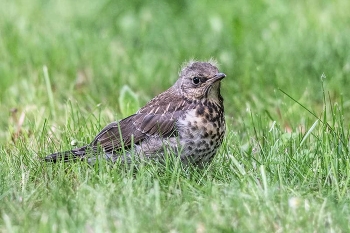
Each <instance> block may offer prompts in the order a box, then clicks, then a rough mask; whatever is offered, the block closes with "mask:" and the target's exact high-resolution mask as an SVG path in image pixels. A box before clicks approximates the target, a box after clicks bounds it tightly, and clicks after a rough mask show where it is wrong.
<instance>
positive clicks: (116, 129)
mask: <svg viewBox="0 0 350 233" xmlns="http://www.w3.org/2000/svg"><path fill="white" fill-rule="evenodd" d="M225 76H226V75H225V74H223V73H219V71H218V68H217V67H216V65H215V64H214V63H213V62H212V61H210V62H197V61H192V62H189V63H188V64H186V66H185V67H184V68H183V69H182V70H181V72H180V74H179V78H178V80H177V81H176V82H175V84H174V85H173V86H172V87H170V88H169V89H168V90H166V91H165V92H163V93H161V94H159V95H158V96H156V97H154V98H153V99H152V100H151V101H149V102H148V103H147V104H146V105H145V106H144V107H142V108H141V109H140V110H138V111H137V112H136V113H135V114H134V115H131V116H129V117H127V118H125V119H123V120H121V121H119V122H112V123H110V124H109V125H107V126H106V127H105V128H104V129H102V131H101V132H100V133H99V134H98V135H97V136H96V137H95V139H94V140H93V141H92V142H91V143H90V144H88V145H86V146H83V147H81V148H76V149H73V150H71V151H65V152H57V153H54V154H51V155H49V156H47V157H46V158H45V160H46V161H48V162H56V161H61V160H63V161H71V160H84V159H87V160H88V161H91V160H94V159H96V157H99V156H101V155H103V156H104V157H105V158H106V159H108V160H111V161H112V162H115V161H117V160H118V159H119V160H122V161H127V162H130V161H132V158H133V157H135V158H138V159H150V158H162V157H163V156H164V154H165V153H166V150H168V151H171V152H172V153H174V154H175V155H178V156H180V158H181V161H182V162H183V163H184V164H188V163H192V164H194V165H197V166H200V167H203V165H205V164H207V163H209V162H211V160H212V159H213V157H214V155H215V154H216V151H217V149H218V148H219V146H220V145H221V143H222V140H223V137H224V134H225V118H224V105H223V98H222V96H221V94H220V81H221V80H222V79H223V78H225Z"/></svg>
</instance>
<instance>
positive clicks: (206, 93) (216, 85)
mask: <svg viewBox="0 0 350 233" xmlns="http://www.w3.org/2000/svg"><path fill="white" fill-rule="evenodd" d="M225 77H226V75H225V74H224V73H220V72H219V70H218V68H217V67H216V65H215V64H214V62H213V61H210V62H197V61H192V62H189V63H187V64H186V65H185V66H184V68H183V69H182V70H181V72H180V76H179V79H178V81H177V85H179V86H178V88H179V90H180V94H181V95H182V96H183V97H185V98H186V99H189V100H205V99H207V100H209V101H215V102H217V103H219V104H221V103H222V101H223V99H222V96H221V95H220V81H221V79H223V78H225Z"/></svg>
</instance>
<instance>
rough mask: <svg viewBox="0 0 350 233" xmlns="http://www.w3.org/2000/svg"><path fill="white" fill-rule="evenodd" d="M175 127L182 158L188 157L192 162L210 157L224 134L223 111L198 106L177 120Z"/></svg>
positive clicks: (217, 108)
mask: <svg viewBox="0 0 350 233" xmlns="http://www.w3.org/2000/svg"><path fill="white" fill-rule="evenodd" d="M177 127H178V132H179V140H180V143H181V146H182V148H183V152H182V156H190V157H193V158H194V160H199V159H201V158H203V157H212V156H213V155H214V154H215V152H216V150H217V148H218V147H219V146H220V145H221V143H222V140H223V136H224V133H225V119H224V114H223V110H222V108H220V107H219V106H216V105H215V106H214V105H203V104H199V105H198V106H196V108H195V109H191V110H187V111H186V112H185V113H184V114H183V115H182V116H181V117H180V118H179V120H178V122H177Z"/></svg>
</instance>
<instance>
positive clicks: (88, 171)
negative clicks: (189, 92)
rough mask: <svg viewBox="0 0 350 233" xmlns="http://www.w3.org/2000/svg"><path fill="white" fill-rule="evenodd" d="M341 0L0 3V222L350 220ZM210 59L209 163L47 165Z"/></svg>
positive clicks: (81, 227) (77, 228)
mask: <svg viewBox="0 0 350 233" xmlns="http://www.w3.org/2000/svg"><path fill="white" fill-rule="evenodd" d="M349 5H350V3H349V1H346V0H338V1H332V2H330V1H314V0H312V1H292V2H287V1H273V0H267V1H262V0H261V1H260V0H259V1H254V4H253V3H250V2H247V1H221V0H219V1H215V2H210V1H204V2H203V1H186V0H182V1H180V2H176V3H175V2H173V1H162V2H158V1H138V0H134V1H129V2H128V3H127V4H126V3H123V2H115V1H108V0H104V1H89V0H84V1H82V0H78V1H74V2H72V1H66V0H63V1H39V0H31V1H30V3H29V2H28V1H23V0H22V1H21V0H16V1H11V2H6V3H5V2H0V14H1V15H2V17H1V19H0V31H1V37H0V61H1V62H0V77H1V78H0V107H1V111H0V145H1V146H0V168H1V169H0V231H1V232H114V231H119V232H232V231H233V232H348V231H349V230H350V229H349V224H348V223H349V217H350V206H349V199H350V193H349V191H348V188H349V182H350V180H349V179H350V178H349V177H350V176H349V172H350V169H349V168H350V167H349V166H350V161H349V123H348V122H349V117H350V115H349V113H348V110H347V109H348V108H349V105H350V101H349V99H350V98H349V97H350V94H349V93H350V92H349V91H348V90H349V80H348V76H349V73H350V55H349V47H350V46H349V45H350V44H349V39H348V38H349V35H350V29H349V27H348V25H349V23H350V17H348V10H347V9H349V7H350V6H349ZM211 57H214V58H216V59H217V60H218V61H219V63H220V70H221V71H222V72H225V73H226V74H227V78H226V79H225V80H224V81H223V82H224V85H223V91H222V92H223V93H222V94H223V96H224V98H225V107H226V109H225V111H226V119H227V128H228V132H227V134H226V138H225V141H224V145H223V146H222V148H221V149H220V152H219V153H218V155H217V157H216V158H215V159H214V161H213V163H212V164H211V166H209V167H208V168H207V169H205V170H203V171H198V170H196V169H189V170H187V169H184V168H182V167H181V166H180V164H179V163H178V161H177V160H176V159H174V161H170V162H169V163H167V164H166V165H161V164H157V163H152V164H148V165H145V166H140V167H138V168H137V169H138V170H137V172H135V170H129V169H125V168H123V166H121V165H118V164H117V165H115V166H110V165H108V164H104V163H103V162H101V163H99V164H97V165H96V166H95V167H89V166H88V165H87V164H85V163H71V164H61V163H58V164H46V163H43V162H42V160H41V159H42V158H43V157H44V156H45V155H47V154H49V153H52V152H54V151H57V150H65V149H70V148H72V147H75V146H81V145H83V144H85V143H87V142H89V141H90V140H92V139H93V137H94V136H95V135H96V133H98V132H99V130H100V129H102V127H103V126H105V125H106V124H107V123H109V122H111V121H113V120H116V119H121V118H123V117H125V116H127V115H129V114H130V113H132V112H134V111H135V110H137V109H138V107H140V106H142V105H143V104H145V103H146V102H147V101H148V100H149V99H150V98H152V97H153V96H155V95H156V94H158V93H160V92H162V91H163V90H165V89H166V88H168V87H169V86H170V85H172V83H173V82H174V80H176V78H177V72H178V70H179V67H180V66H181V64H182V63H183V62H184V61H186V60H190V59H191V58H196V59H199V60H207V59H209V58H211Z"/></svg>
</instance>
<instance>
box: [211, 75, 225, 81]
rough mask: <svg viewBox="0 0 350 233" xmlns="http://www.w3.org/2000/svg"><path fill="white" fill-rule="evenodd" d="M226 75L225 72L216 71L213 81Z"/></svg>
mask: <svg viewBox="0 0 350 233" xmlns="http://www.w3.org/2000/svg"><path fill="white" fill-rule="evenodd" d="M225 77H226V74H224V73H217V74H216V75H215V76H214V77H213V82H216V81H219V80H221V79H223V78H225Z"/></svg>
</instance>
